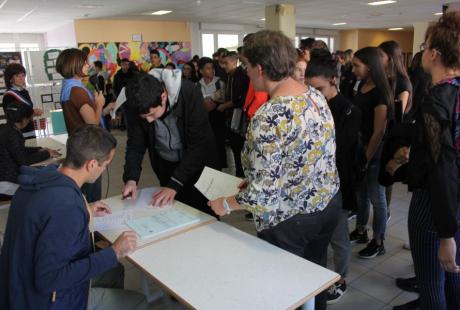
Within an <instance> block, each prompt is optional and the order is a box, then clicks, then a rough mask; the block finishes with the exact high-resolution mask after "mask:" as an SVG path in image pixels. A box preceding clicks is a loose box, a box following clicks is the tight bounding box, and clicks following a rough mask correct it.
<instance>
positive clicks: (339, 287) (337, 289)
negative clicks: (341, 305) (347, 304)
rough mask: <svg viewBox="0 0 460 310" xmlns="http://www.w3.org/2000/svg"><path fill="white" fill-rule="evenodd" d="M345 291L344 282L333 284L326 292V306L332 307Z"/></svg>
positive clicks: (345, 285)
mask: <svg viewBox="0 0 460 310" xmlns="http://www.w3.org/2000/svg"><path fill="white" fill-rule="evenodd" d="M346 291H347V284H346V283H345V281H343V283H339V282H337V283H335V284H334V285H332V286H331V287H330V288H329V289H328V290H327V304H328V305H332V304H335V303H336V302H338V301H339V300H340V298H342V296H343V295H344V294H345V292H346Z"/></svg>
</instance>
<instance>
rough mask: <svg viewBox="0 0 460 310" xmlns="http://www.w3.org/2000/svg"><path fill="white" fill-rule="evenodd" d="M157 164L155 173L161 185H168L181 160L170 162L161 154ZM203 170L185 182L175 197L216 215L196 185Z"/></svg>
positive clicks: (157, 158)
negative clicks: (161, 156)
mask: <svg viewBox="0 0 460 310" xmlns="http://www.w3.org/2000/svg"><path fill="white" fill-rule="evenodd" d="M156 160H157V165H156V167H155V169H154V170H155V174H156V175H157V177H158V180H159V181H160V185H161V186H166V185H167V184H168V182H169V180H170V179H171V176H172V175H173V172H174V170H175V169H176V167H177V166H178V165H179V162H177V163H175V162H170V161H167V160H165V159H162V158H160V157H159V156H157V157H156ZM200 174H201V171H200V173H199V174H198V175H196V176H195V177H194V178H192V180H190V181H189V182H188V183H185V184H184V186H182V188H181V189H180V191H179V192H178V193H177V194H176V197H175V198H174V199H176V200H178V201H180V202H182V203H185V204H186V205H188V206H190V207H193V208H195V209H198V210H200V211H202V212H204V213H206V214H209V215H211V216H214V217H216V218H218V217H217V216H216V214H215V213H214V212H213V211H212V209H211V208H210V207H208V199H207V198H206V197H205V196H203V194H202V193H200V191H199V190H197V189H196V188H195V186H194V184H195V183H196V181H198V178H199V177H200Z"/></svg>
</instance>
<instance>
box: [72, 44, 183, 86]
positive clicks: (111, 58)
mask: <svg viewBox="0 0 460 310" xmlns="http://www.w3.org/2000/svg"><path fill="white" fill-rule="evenodd" d="M78 48H79V49H81V50H84V51H86V52H87V53H88V62H89V63H93V62H95V61H96V60H100V61H101V62H102V63H103V65H104V69H105V70H106V71H107V72H108V75H109V76H110V78H112V77H113V76H114V75H115V73H116V72H117V70H118V69H119V68H120V66H119V63H120V60H121V59H123V58H128V59H129V60H132V61H134V62H135V63H136V65H137V66H138V67H139V68H140V69H141V70H144V71H147V70H148V68H150V51H151V50H154V49H156V50H158V51H159V52H160V56H161V59H162V63H163V65H166V64H167V63H168V62H172V63H174V64H176V66H178V68H182V66H183V64H184V63H186V62H188V61H190V59H191V58H192V54H191V53H192V52H191V49H190V42H105V43H80V44H79V45H78Z"/></svg>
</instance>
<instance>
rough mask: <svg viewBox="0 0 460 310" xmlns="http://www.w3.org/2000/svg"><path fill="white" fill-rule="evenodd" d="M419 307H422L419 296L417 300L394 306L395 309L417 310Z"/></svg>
mask: <svg viewBox="0 0 460 310" xmlns="http://www.w3.org/2000/svg"><path fill="white" fill-rule="evenodd" d="M419 307H420V298H417V299H416V300H412V301H409V302H408V303H405V304H404V305H400V306H394V307H393V310H415V309H419Z"/></svg>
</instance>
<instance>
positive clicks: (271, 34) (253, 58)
mask: <svg viewBox="0 0 460 310" xmlns="http://www.w3.org/2000/svg"><path fill="white" fill-rule="evenodd" d="M244 56H245V57H246V58H247V59H248V61H249V63H250V64H251V65H252V66H255V65H257V64H259V65H260V66H261V67H262V69H263V71H264V73H265V75H266V76H267V78H269V79H270V80H272V81H280V80H282V79H284V78H286V77H289V76H292V75H293V73H294V68H295V65H296V63H297V52H296V50H295V48H294V45H293V44H292V42H291V40H290V39H289V38H288V37H287V36H286V35H285V34H283V33H282V32H281V31H273V30H262V31H259V32H256V33H255V34H254V35H253V36H252V37H251V38H249V39H248V40H247V41H246V43H245V44H244Z"/></svg>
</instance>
